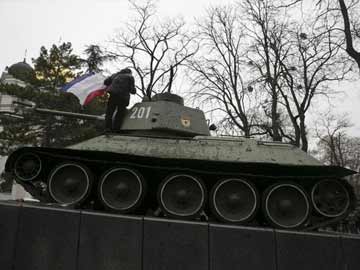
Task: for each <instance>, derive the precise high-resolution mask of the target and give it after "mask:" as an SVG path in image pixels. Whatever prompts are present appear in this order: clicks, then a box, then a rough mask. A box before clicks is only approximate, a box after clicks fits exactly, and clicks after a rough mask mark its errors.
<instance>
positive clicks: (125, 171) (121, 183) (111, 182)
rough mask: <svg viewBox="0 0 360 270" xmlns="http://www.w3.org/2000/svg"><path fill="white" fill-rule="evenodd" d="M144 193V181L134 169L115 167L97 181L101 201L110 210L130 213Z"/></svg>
mask: <svg viewBox="0 0 360 270" xmlns="http://www.w3.org/2000/svg"><path fill="white" fill-rule="evenodd" d="M144 195H145V181H144V178H143V176H142V175H141V174H140V173H139V172H138V171H136V170H134V169H131V168H125V167H115V168H112V169H110V170H108V171H107V172H105V173H104V174H103V176H102V177H101V179H100V182H99V198H100V201H101V203H102V204H103V205H104V206H105V207H106V208H107V209H110V210H112V211H116V212H118V213H123V214H125V213H130V212H133V211H135V210H136V209H137V208H138V207H139V206H140V204H141V202H142V200H143V198H144Z"/></svg>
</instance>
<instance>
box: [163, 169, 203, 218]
mask: <svg viewBox="0 0 360 270" xmlns="http://www.w3.org/2000/svg"><path fill="white" fill-rule="evenodd" d="M158 201H159V205H160V208H161V210H162V211H163V212H164V214H165V215H167V216H171V217H174V218H182V219H184V218H185V219H191V218H196V217H199V216H200V214H201V213H202V211H203V209H204V206H205V202H206V188H205V186H204V184H203V182H202V181H201V180H200V179H199V178H197V177H195V176H192V175H190V174H173V175H170V176H168V177H166V178H165V179H164V181H163V182H162V183H161V184H160V186H159V190H158Z"/></svg>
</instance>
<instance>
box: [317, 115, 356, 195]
mask: <svg viewBox="0 0 360 270" xmlns="http://www.w3.org/2000/svg"><path fill="white" fill-rule="evenodd" d="M350 126H351V124H350V122H349V120H348V119H347V117H346V116H345V115H342V116H335V115H333V114H330V113H327V114H326V115H321V117H319V118H318V121H317V123H316V137H317V139H318V144H317V149H316V151H317V155H318V156H319V158H320V159H321V160H322V161H323V162H324V163H325V164H328V165H335V166H342V167H346V168H349V169H351V170H354V171H357V172H359V171H360V138H359V137H351V136H349V135H348V134H347V130H348V128H349V127H350ZM349 181H350V183H351V184H352V185H353V186H354V188H355V191H356V193H357V194H358V195H360V175H359V174H355V175H353V176H351V177H349Z"/></svg>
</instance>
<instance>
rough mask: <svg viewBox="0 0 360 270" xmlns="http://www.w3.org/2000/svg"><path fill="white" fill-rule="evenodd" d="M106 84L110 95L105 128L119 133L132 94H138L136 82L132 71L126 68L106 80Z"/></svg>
mask: <svg viewBox="0 0 360 270" xmlns="http://www.w3.org/2000/svg"><path fill="white" fill-rule="evenodd" d="M104 84H105V85H106V86H108V90H107V91H108V93H109V94H110V97H109V100H108V103H107V108H106V115H105V128H106V130H107V131H118V130H120V127H121V123H122V120H123V118H124V116H125V113H126V107H127V106H128V105H129V101H130V94H135V93H136V89H135V80H134V77H133V76H132V73H131V70H130V69H128V68H125V69H122V70H120V71H119V72H118V73H115V74H113V75H111V76H110V77H108V78H106V79H105V81H104ZM115 110H116V114H115V117H114V121H113V115H114V112H115Z"/></svg>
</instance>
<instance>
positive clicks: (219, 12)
mask: <svg viewBox="0 0 360 270" xmlns="http://www.w3.org/2000/svg"><path fill="white" fill-rule="evenodd" d="M238 14H239V11H238V9H237V7H236V6H235V5H232V6H224V7H215V8H210V9H209V10H208V11H207V14H206V16H205V17H204V18H203V20H201V21H199V22H198V29H199V33H198V42H199V44H200V47H201V52H200V53H199V54H198V57H197V58H196V59H195V60H194V61H192V62H191V63H190V65H189V66H190V67H191V69H192V71H194V73H192V74H191V78H192V81H193V83H194V93H195V94H194V96H193V98H196V99H198V100H202V102H204V103H206V104H207V105H210V106H211V105H213V106H215V107H216V110H217V111H220V112H222V113H223V115H225V117H224V118H223V119H222V123H223V124H224V125H225V126H226V124H227V123H229V122H230V123H231V124H232V126H233V127H234V126H235V127H236V128H237V129H238V130H240V131H241V133H242V134H243V135H245V136H251V135H254V134H259V131H258V129H256V127H257V119H256V118H257V113H256V111H257V108H256V103H257V100H256V97H255V94H254V93H252V89H251V88H248V87H247V85H248V82H247V81H246V80H245V79H244V77H243V74H245V73H246V71H245V70H244V66H245V65H244V60H245V58H244V51H245V50H244V44H243V42H244V34H243V29H242V27H241V24H240V21H239V20H240V17H239V16H238Z"/></svg>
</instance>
